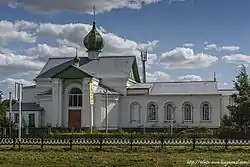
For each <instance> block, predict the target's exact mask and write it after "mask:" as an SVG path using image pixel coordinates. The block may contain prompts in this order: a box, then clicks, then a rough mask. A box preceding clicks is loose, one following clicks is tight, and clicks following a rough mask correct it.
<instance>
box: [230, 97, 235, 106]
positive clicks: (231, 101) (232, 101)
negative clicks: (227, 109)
mask: <svg viewBox="0 0 250 167" xmlns="http://www.w3.org/2000/svg"><path fill="white" fill-rule="evenodd" d="M229 105H234V98H233V96H229Z"/></svg>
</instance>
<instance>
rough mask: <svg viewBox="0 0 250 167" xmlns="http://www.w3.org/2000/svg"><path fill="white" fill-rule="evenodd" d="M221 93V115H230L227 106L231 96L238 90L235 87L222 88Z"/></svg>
mask: <svg viewBox="0 0 250 167" xmlns="http://www.w3.org/2000/svg"><path fill="white" fill-rule="evenodd" d="M220 93H221V94H222V98H221V101H222V106H221V108H222V113H221V117H223V116H224V115H229V110H228V109H227V106H228V105H229V104H230V97H231V96H232V95H233V94H234V93H236V90H234V89H225V90H220Z"/></svg>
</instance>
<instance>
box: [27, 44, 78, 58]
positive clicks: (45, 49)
mask: <svg viewBox="0 0 250 167" xmlns="http://www.w3.org/2000/svg"><path fill="white" fill-rule="evenodd" d="M79 52H80V51H78V55H79V56H82V52H80V53H79ZM25 53H26V55H27V56H30V57H33V59H34V60H40V61H47V60H48V59H49V58H50V57H73V56H75V55H76V49H75V48H73V47H52V46H48V45H47V44H38V45H37V46H36V47H33V48H29V49H27V50H26V51H25Z"/></svg>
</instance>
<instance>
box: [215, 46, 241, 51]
mask: <svg viewBox="0 0 250 167" xmlns="http://www.w3.org/2000/svg"><path fill="white" fill-rule="evenodd" d="M218 50H220V51H229V52H235V51H238V50H240V47H239V46H221V47H220V48H218Z"/></svg>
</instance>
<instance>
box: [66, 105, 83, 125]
mask: <svg viewBox="0 0 250 167" xmlns="http://www.w3.org/2000/svg"><path fill="white" fill-rule="evenodd" d="M68 118H69V121H68V122H69V124H68V126H69V128H70V129H80V128H81V110H80V109H75V110H69V117H68Z"/></svg>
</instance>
